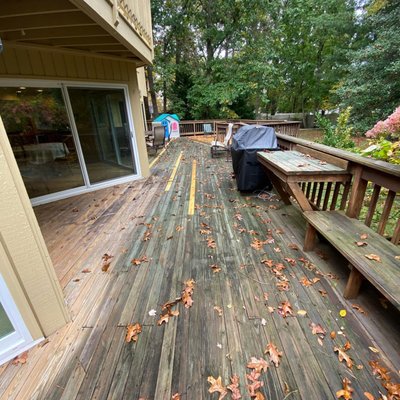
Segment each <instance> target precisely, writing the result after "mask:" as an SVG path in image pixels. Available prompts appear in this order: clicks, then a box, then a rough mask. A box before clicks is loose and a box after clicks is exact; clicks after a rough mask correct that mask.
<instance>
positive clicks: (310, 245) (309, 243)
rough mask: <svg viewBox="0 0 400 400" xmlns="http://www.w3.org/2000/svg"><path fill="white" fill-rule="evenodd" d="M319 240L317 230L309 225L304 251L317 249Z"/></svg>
mask: <svg viewBox="0 0 400 400" xmlns="http://www.w3.org/2000/svg"><path fill="white" fill-rule="evenodd" d="M316 239H317V230H316V229H315V228H314V227H313V226H312V225H311V224H310V223H308V224H307V230H306V236H305V238H304V246H303V250H304V251H312V250H313V249H314V247H315V241H316Z"/></svg>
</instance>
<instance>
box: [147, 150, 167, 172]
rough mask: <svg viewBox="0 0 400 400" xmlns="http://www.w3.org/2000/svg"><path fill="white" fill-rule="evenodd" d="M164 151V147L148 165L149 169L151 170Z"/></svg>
mask: <svg viewBox="0 0 400 400" xmlns="http://www.w3.org/2000/svg"><path fill="white" fill-rule="evenodd" d="M166 150H167V148H166V147H164V148H163V149H162V150H161V152H160V154H159V155H158V156H157V157H156V158H155V159H154V160H153V161H152V162H151V163H150V164H149V168H151V167H152V166H153V165H154V164H155V163H156V162H157V161H158V160H159V158H160V157H161V156H162V155H163V154H164V153H165V151H166Z"/></svg>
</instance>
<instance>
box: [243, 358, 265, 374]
mask: <svg viewBox="0 0 400 400" xmlns="http://www.w3.org/2000/svg"><path fill="white" fill-rule="evenodd" d="M268 367H269V365H268V363H267V361H265V360H264V359H263V358H261V357H260V358H256V357H251V359H250V361H249V362H248V363H247V368H250V369H253V370H254V371H256V372H258V373H261V372H262V371H264V372H267V370H268Z"/></svg>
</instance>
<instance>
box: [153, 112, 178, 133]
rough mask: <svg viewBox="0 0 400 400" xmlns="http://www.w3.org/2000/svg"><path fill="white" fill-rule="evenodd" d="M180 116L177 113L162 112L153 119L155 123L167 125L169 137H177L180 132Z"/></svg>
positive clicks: (166, 130) (166, 131) (166, 129)
mask: <svg viewBox="0 0 400 400" xmlns="http://www.w3.org/2000/svg"><path fill="white" fill-rule="evenodd" d="M179 122H180V118H179V117H178V116H177V115H176V114H161V115H159V116H158V117H157V118H155V119H154V120H153V123H160V124H162V125H164V126H165V135H166V137H167V138H177V137H179V136H180V133H179Z"/></svg>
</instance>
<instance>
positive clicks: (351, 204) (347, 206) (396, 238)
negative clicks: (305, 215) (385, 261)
mask: <svg viewBox="0 0 400 400" xmlns="http://www.w3.org/2000/svg"><path fill="white" fill-rule="evenodd" d="M277 136H278V144H279V146H280V147H281V148H282V149H284V150H293V149H295V148H296V146H302V147H303V148H304V147H306V148H308V149H310V155H311V156H312V155H313V151H319V152H323V153H325V154H327V155H331V156H333V157H336V158H340V159H342V160H346V161H348V170H349V172H350V173H351V175H352V179H351V181H349V182H347V183H345V184H343V183H335V184H332V183H330V182H327V183H324V182H319V183H316V182H315V183H314V182H307V183H306V182H303V183H302V184H301V188H302V190H303V192H304V193H305V194H306V196H307V198H308V199H309V201H310V202H311V204H312V205H313V207H314V208H315V209H317V210H345V212H346V215H347V216H349V217H351V218H358V219H359V220H362V221H363V222H364V224H365V225H366V226H369V227H371V228H372V229H374V230H375V231H376V232H378V233H379V234H380V235H382V236H385V237H387V238H388V239H390V240H391V241H392V242H393V243H394V244H398V243H399V242H400V166H398V165H393V164H389V163H387V162H384V161H378V160H374V159H370V158H365V157H361V156H359V155H357V154H354V153H351V152H349V151H345V150H340V149H335V148H333V147H329V146H325V145H322V144H318V143H314V142H309V141H307V140H303V139H299V138H295V137H291V136H288V135H283V134H279V133H278V134H277ZM360 234H362V232H360Z"/></svg>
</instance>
